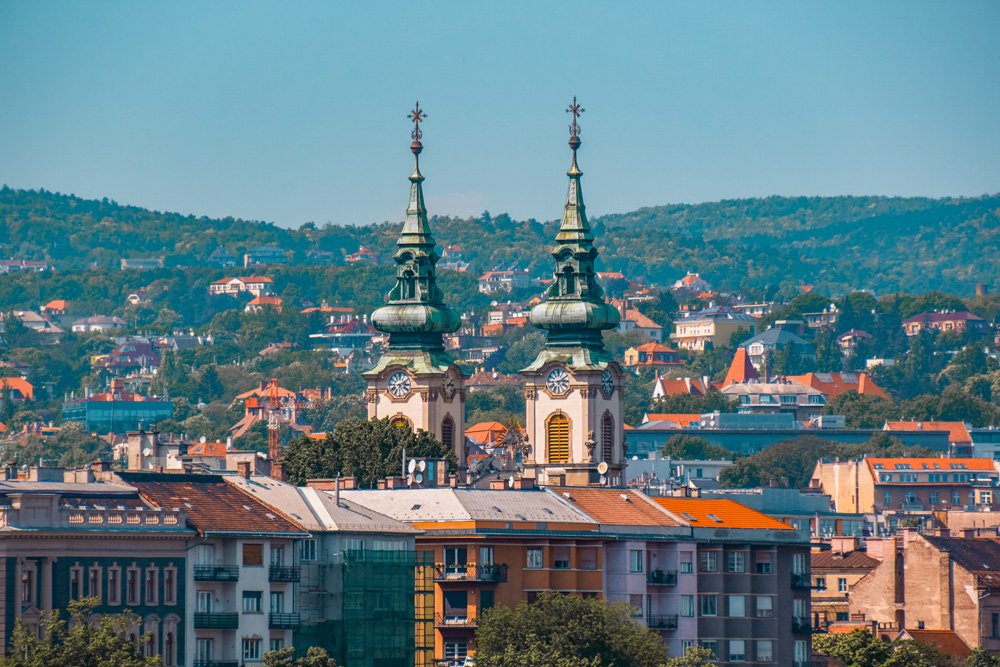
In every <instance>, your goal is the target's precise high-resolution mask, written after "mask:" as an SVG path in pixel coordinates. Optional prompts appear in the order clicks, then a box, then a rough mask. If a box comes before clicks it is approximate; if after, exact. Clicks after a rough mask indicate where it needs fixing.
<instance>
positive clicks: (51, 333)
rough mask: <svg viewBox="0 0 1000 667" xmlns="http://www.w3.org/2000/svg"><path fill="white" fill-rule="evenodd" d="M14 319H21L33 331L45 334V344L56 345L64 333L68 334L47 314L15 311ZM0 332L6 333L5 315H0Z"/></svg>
mask: <svg viewBox="0 0 1000 667" xmlns="http://www.w3.org/2000/svg"><path fill="white" fill-rule="evenodd" d="M14 317H16V318H17V319H19V320H20V321H21V324H23V325H24V326H26V327H28V328H29V329H31V330H32V331H34V332H36V333H40V334H44V335H43V337H42V343H44V344H54V343H56V342H58V341H59V339H60V338H61V337H62V335H63V334H64V333H66V332H65V331H64V330H63V329H61V328H60V327H59V326H58V325H56V324H55V323H54V322H53V321H52V320H51V319H50V318H49V316H48V315H46V314H42V315H40V314H38V313H35V312H32V311H30V310H15V311H14ZM0 332H2V333H6V326H5V325H4V313H0Z"/></svg>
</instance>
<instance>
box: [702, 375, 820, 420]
mask: <svg viewBox="0 0 1000 667" xmlns="http://www.w3.org/2000/svg"><path fill="white" fill-rule="evenodd" d="M720 391H721V392H722V393H723V394H725V395H726V396H728V397H729V398H731V399H733V398H735V399H737V400H739V403H740V406H739V411H740V412H751V413H763V414H771V413H778V412H789V413H792V414H793V415H795V419H796V420H798V421H808V420H809V419H811V418H812V417H814V416H816V415H818V414H819V413H820V412H821V411H822V410H823V406H824V405H826V397H825V396H824V395H823V392H821V391H819V390H818V389H813V388H812V387H807V386H806V385H804V384H801V383H799V382H788V381H786V382H745V383H741V384H728V385H726V386H724V387H722V389H720Z"/></svg>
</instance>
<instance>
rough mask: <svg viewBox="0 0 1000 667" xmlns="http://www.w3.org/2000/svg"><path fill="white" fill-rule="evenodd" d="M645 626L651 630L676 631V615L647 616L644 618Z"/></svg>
mask: <svg viewBox="0 0 1000 667" xmlns="http://www.w3.org/2000/svg"><path fill="white" fill-rule="evenodd" d="M646 626H647V627H650V628H652V629H653V630H676V629H677V615H676V614H674V615H672V616H648V617H646Z"/></svg>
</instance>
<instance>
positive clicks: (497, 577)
mask: <svg viewBox="0 0 1000 667" xmlns="http://www.w3.org/2000/svg"><path fill="white" fill-rule="evenodd" d="M434 581H437V582H439V583H440V582H448V581H482V582H485V583H489V584H502V583H504V582H506V581H507V566H506V565H474V564H473V565H469V564H466V565H440V564H438V565H436V566H435V567H434Z"/></svg>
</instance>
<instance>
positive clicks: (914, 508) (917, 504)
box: [899, 500, 924, 512]
mask: <svg viewBox="0 0 1000 667" xmlns="http://www.w3.org/2000/svg"><path fill="white" fill-rule="evenodd" d="M899 508H900V509H901V510H903V511H904V512H923V511H924V504H923V503H922V502H921V501H919V500H915V501H912V502H907V501H905V500H904V501H903V502H902V503H900V505H899Z"/></svg>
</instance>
